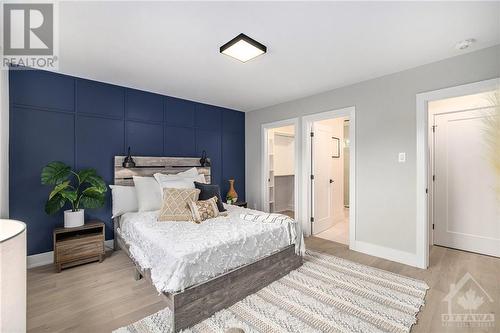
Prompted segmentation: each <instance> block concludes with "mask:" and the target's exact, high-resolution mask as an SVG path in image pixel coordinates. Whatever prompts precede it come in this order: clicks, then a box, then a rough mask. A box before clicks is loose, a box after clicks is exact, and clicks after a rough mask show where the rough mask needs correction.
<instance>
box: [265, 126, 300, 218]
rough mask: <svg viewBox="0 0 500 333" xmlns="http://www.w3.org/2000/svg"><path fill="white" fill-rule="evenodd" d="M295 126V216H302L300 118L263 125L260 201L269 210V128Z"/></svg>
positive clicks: (266, 210)
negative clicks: (300, 198) (267, 205)
mask: <svg viewBox="0 0 500 333" xmlns="http://www.w3.org/2000/svg"><path fill="white" fill-rule="evenodd" d="M290 125H292V126H294V135H295V137H294V139H295V141H294V155H295V156H294V159H295V161H294V173H295V175H294V177H293V179H294V180H293V181H294V184H293V195H294V198H293V199H294V214H295V216H296V217H297V216H300V215H299V214H300V202H299V174H300V169H299V168H300V158H299V155H300V131H299V118H291V119H286V120H280V121H275V122H272V123H265V124H262V125H261V129H260V133H261V135H260V136H261V152H262V155H261V179H260V183H261V196H260V197H261V202H260V210H261V211H263V212H269V211H268V210H269V207H266V202H267V201H268V200H267V198H268V196H269V191H268V187H267V185H268V174H269V172H268V170H269V165H268V162H269V160H268V158H267V155H268V147H267V146H268V145H267V142H268V138H269V136H268V130H270V129H273V128H278V127H283V126H290Z"/></svg>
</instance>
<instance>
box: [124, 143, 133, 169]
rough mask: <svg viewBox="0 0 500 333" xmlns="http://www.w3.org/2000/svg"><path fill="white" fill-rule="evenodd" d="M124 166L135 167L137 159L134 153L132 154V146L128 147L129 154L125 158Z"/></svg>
mask: <svg viewBox="0 0 500 333" xmlns="http://www.w3.org/2000/svg"><path fill="white" fill-rule="evenodd" d="M122 166H123V167H124V168H135V161H134V159H133V158H132V155H130V147H128V154H127V156H126V157H125V159H124V160H123V163H122Z"/></svg>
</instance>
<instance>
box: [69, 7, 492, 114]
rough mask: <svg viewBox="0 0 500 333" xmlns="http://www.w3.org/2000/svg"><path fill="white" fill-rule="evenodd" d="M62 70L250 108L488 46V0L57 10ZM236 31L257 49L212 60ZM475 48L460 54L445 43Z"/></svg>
mask: <svg viewBox="0 0 500 333" xmlns="http://www.w3.org/2000/svg"><path fill="white" fill-rule="evenodd" d="M59 12H60V28H59V31H60V32H59V34H60V44H59V45H60V57H59V59H60V67H59V70H60V72H62V73H66V74H71V75H75V76H80V77H85V78H90V79H95V80H99V81H104V82H109V83H114V84H118V85H123V86H128V87H133V88H138V89H143V90H147V91H152V92H157V93H161V94H166V95H170V96H176V97H180V98H185V99H190V100H195V101H200V102H204V103H209V104H214V105H219V106H224V107H228V108H233V109H237V110H242V111H250V110H255V109H259V108H262V107H266V106H269V105H273V104H278V103H282V102H285V101H289V100H293V99H297V98H300V97H305V96H308V95H312V94H316V93H320V92H323V91H327V90H330V89H334V88H337V87H341V86H345V85H349V84H352V83H355V82H360V81H364V80H367V79H370V78H374V77H378V76H382V75H386V74H389V73H394V72H398V71H401V70H404V69H408V68H412V67H415V66H419V65H422V64H426V63H430V62H434V61H437V60H440V59H444V58H448V57H452V56H456V55H459V54H463V53H465V52H470V51H474V50H478V49H481V48H485V47H489V46H493V45H495V44H500V3H499V2H484V3H480V2H474V3H467V2H447V3H442V2H441V3H435V2H420V3H416V2H415V3H411V2H400V3H397V2H369V3H363V2H350V3H345V2H343V3H342V2H316V3H305V2H274V3H270V2H268V3H266V2H251V3H250V2H237V3H235V2H233V3H230V2H213V3H209V2H201V3H195V2H183V3H179V2H146V3H145V2H63V3H60V7H59ZM240 32H243V33H245V34H247V35H249V36H250V37H252V38H254V39H256V40H258V41H259V42H261V43H263V44H265V45H266V46H267V47H268V53H267V54H265V55H263V56H260V57H258V58H256V59H254V60H251V61H249V62H247V63H241V62H239V61H237V60H235V59H232V58H230V57H227V56H224V55H221V54H219V46H221V45H222V44H224V43H225V42H227V41H229V40H230V39H232V38H233V37H235V36H236V35H238V34H239V33H240ZM466 38H474V39H476V40H477V42H476V43H474V44H473V46H472V47H471V48H469V49H467V50H466V51H457V50H455V48H454V45H455V43H456V42H457V41H459V40H462V39H466Z"/></svg>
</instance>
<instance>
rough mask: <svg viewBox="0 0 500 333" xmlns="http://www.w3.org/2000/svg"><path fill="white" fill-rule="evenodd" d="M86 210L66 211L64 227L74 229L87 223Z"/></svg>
mask: <svg viewBox="0 0 500 333" xmlns="http://www.w3.org/2000/svg"><path fill="white" fill-rule="evenodd" d="M83 213H84V210H83V209H79V210H77V211H76V212H73V211H71V209H69V210H65V211H64V227H65V228H74V227H80V226H82V225H83V224H84V223H85V219H84V215H83Z"/></svg>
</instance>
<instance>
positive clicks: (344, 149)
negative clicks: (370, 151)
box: [302, 107, 355, 247]
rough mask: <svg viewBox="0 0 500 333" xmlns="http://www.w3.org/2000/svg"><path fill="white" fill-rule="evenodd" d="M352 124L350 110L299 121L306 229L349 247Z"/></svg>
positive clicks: (351, 230) (352, 236) (352, 228)
mask: <svg viewBox="0 0 500 333" xmlns="http://www.w3.org/2000/svg"><path fill="white" fill-rule="evenodd" d="M353 125H354V108H353V107H352V108H346V109H341V110H334V111H329V112H324V113H320V114H315V115H311V116H306V117H304V118H303V131H304V134H303V135H304V138H305V140H304V141H305V142H304V143H303V144H304V145H305V146H304V149H303V150H304V155H303V162H302V163H303V166H304V168H303V172H304V175H303V177H304V179H307V180H306V181H305V182H304V183H303V186H305V184H307V186H305V188H306V189H307V197H306V198H304V199H305V200H304V202H307V206H308V207H307V208H308V209H307V213H308V217H307V220H308V221H309V225H308V228H306V230H307V231H309V232H308V234H310V235H313V236H315V237H319V238H323V239H327V240H330V241H334V242H337V243H341V244H345V245H349V246H351V247H354V244H353V241H354V240H355V220H354V216H355V214H354V213H355V211H354V204H355V200H354V198H355V197H354V193H355V191H354V189H355V187H354V180H355V172H354V170H355V151H354V147H353V142H354V126H353ZM306 177H307V178H306Z"/></svg>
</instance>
